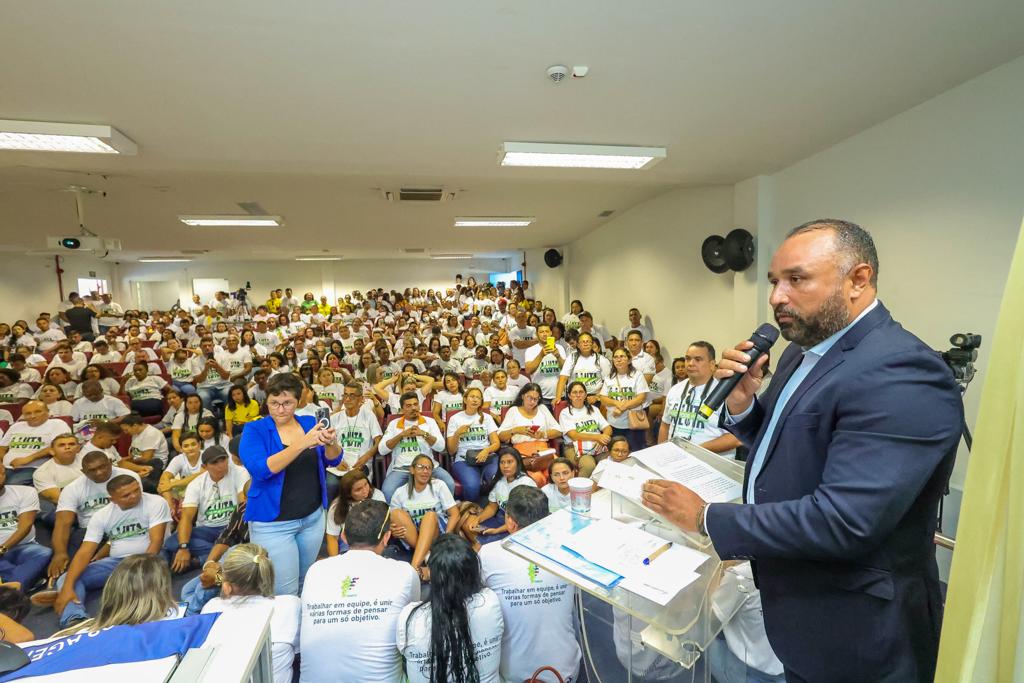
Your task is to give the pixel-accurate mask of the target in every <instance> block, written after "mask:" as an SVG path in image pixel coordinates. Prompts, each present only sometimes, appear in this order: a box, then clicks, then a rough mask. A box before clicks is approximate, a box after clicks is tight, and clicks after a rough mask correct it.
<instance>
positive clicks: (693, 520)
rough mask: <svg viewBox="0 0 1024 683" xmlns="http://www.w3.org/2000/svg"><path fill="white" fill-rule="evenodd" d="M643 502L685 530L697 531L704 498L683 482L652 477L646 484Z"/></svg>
mask: <svg viewBox="0 0 1024 683" xmlns="http://www.w3.org/2000/svg"><path fill="white" fill-rule="evenodd" d="M643 503H644V507H647V508H649V509H651V510H653V511H654V512H657V513H658V514H659V515H661V516H662V517H664V518H665V519H667V520H668V521H670V522H672V523H673V524H675V525H676V526H677V527H679V528H680V529H682V530H683V531H697V522H698V519H697V517H698V515H700V511H701V509H702V508H703V507H704V500H703V499H702V498H701V497H700V496H698V495H697V494H696V493H694V492H693V491H691V490H690V489H688V488H686V487H685V486H683V485H682V484H679V483H676V482H674V481H667V480H665V479H651V480H650V481H648V482H646V483H645V484H644V488H643Z"/></svg>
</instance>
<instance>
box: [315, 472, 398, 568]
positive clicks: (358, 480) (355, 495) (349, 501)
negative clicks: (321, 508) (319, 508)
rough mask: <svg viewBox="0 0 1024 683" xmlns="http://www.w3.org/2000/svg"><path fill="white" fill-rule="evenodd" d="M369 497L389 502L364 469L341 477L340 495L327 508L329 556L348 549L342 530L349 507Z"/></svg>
mask: <svg viewBox="0 0 1024 683" xmlns="http://www.w3.org/2000/svg"><path fill="white" fill-rule="evenodd" d="M368 498H370V499H373V500H379V501H380V502H382V503H386V502H387V501H386V500H385V499H384V494H383V493H381V492H380V489H376V488H374V487H373V484H371V483H370V479H369V478H368V477H367V476H366V472H363V470H362V469H358V470H351V471H349V472H346V473H345V474H344V475H343V476H342V477H341V479H340V480H339V482H338V495H337V496H335V497H334V500H333V501H331V507H329V508H327V530H326V532H325V533H324V537H325V539H326V540H327V555H328V557H334V556H335V555H338V554H340V553H343V552H345V551H347V550H348V544H347V543H345V541H344V539H342V538H341V532H342V531H344V530H345V518H346V517H348V511H349V508H351V507H352V506H353V505H355V504H356V503H358V502H360V501H364V500H366V499H368Z"/></svg>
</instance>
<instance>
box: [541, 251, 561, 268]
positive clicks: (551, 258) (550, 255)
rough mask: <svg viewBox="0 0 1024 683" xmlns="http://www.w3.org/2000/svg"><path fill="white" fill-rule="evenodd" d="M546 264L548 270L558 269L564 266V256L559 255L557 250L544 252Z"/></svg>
mask: <svg viewBox="0 0 1024 683" xmlns="http://www.w3.org/2000/svg"><path fill="white" fill-rule="evenodd" d="M544 263H546V264H547V266H548V268H557V267H558V266H560V265H562V255H561V254H559V253H558V250H557V249H548V250H547V251H545V252H544Z"/></svg>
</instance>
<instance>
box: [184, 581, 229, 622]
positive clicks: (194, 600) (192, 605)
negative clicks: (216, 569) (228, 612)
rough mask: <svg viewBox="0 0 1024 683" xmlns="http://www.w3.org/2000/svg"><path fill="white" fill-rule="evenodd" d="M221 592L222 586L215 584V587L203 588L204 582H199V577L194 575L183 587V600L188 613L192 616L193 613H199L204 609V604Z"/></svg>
mask: <svg viewBox="0 0 1024 683" xmlns="http://www.w3.org/2000/svg"><path fill="white" fill-rule="evenodd" d="M219 593H220V587H219V586H214V587H213V588H203V584H201V583H199V577H198V576H194V577H192V579H191V580H190V581H189V582H188V583H186V584H185V585H184V586H182V588H181V601H182V602H183V603H185V608H186V610H187V611H186V615H188V616H191V615H193V614H199V613H200V612H202V611H203V606H204V605H205V604H206V603H208V602H209V601H210V600H213V599H214V598H215V597H217V595H218V594H219Z"/></svg>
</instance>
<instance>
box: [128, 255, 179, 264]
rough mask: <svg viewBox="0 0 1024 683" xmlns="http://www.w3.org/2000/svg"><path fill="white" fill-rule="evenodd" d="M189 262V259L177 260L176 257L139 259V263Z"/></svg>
mask: <svg viewBox="0 0 1024 683" xmlns="http://www.w3.org/2000/svg"><path fill="white" fill-rule="evenodd" d="M191 260H192V259H190V258H179V257H177V256H167V257H163V256H149V257H147V258H140V259H139V263H189V262H190V261H191Z"/></svg>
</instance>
